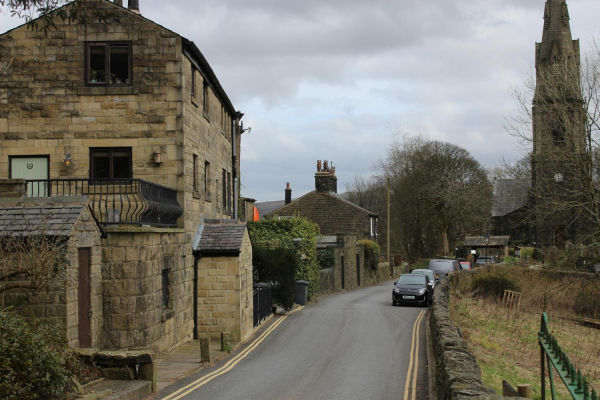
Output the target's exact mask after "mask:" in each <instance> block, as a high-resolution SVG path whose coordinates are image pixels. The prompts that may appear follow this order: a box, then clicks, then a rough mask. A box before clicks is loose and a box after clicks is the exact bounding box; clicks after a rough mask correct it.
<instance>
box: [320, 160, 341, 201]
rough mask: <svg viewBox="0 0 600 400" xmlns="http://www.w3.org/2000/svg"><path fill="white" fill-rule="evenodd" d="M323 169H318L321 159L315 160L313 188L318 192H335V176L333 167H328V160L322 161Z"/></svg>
mask: <svg viewBox="0 0 600 400" xmlns="http://www.w3.org/2000/svg"><path fill="white" fill-rule="evenodd" d="M322 165H323V169H320V168H319V167H320V166H321V160H319V161H317V173H315V189H316V190H317V192H320V193H331V192H334V193H337V178H336V177H335V168H334V169H333V170H330V169H329V161H327V160H325V161H324V162H323V164H322Z"/></svg>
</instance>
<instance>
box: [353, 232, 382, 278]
mask: <svg viewBox="0 0 600 400" xmlns="http://www.w3.org/2000/svg"><path fill="white" fill-rule="evenodd" d="M358 243H359V244H363V245H364V246H365V264H366V265H368V266H369V267H370V268H371V270H373V271H376V270H377V266H378V265H379V245H378V244H377V243H375V242H374V241H372V240H367V239H363V240H359V241H358Z"/></svg>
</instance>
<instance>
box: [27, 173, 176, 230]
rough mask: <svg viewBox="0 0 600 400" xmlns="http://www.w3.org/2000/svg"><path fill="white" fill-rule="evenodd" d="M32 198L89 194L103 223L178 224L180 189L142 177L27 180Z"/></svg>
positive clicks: (90, 203) (92, 205) (92, 204)
mask: <svg viewBox="0 0 600 400" xmlns="http://www.w3.org/2000/svg"><path fill="white" fill-rule="evenodd" d="M27 196H28V197H50V196H87V197H88V199H89V205H90V207H91V209H92V211H93V213H94V216H95V217H96V219H97V220H98V222H99V223H100V224H102V225H112V224H139V225H153V226H177V218H179V217H180V216H181V214H183V209H182V208H181V206H180V205H179V203H178V202H177V190H175V189H171V188H168V187H165V186H161V185H157V184H155V183H152V182H148V181H145V180H142V179H37V180H27Z"/></svg>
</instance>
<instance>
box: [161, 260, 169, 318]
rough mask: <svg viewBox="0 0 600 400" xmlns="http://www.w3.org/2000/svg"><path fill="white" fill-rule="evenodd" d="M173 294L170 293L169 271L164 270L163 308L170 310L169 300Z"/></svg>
mask: <svg viewBox="0 0 600 400" xmlns="http://www.w3.org/2000/svg"><path fill="white" fill-rule="evenodd" d="M170 299H171V293H170V292H169V269H163V270H162V306H163V307H164V308H169V300H170Z"/></svg>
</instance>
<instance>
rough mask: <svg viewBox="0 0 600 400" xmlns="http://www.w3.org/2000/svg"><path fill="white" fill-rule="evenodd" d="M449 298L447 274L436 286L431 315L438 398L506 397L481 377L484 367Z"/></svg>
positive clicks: (494, 399)
mask: <svg viewBox="0 0 600 400" xmlns="http://www.w3.org/2000/svg"><path fill="white" fill-rule="evenodd" d="M449 302H450V279H448V278H444V279H443V280H442V282H441V284H439V285H437V286H436V287H435V293H434V295H433V305H432V306H431V309H430V317H429V326H430V332H431V343H432V346H433V355H434V357H435V360H436V371H435V372H436V373H435V385H436V389H437V394H438V399H439V400H459V399H463V400H464V399H469V400H475V399H481V400H496V399H503V398H504V397H501V396H498V395H497V394H495V392H494V390H493V389H491V388H489V387H487V386H486V385H485V384H484V383H483V381H482V380H481V370H480V369H479V365H477V361H476V360H475V357H474V356H473V355H472V354H471V353H470V352H469V350H468V344H467V342H466V341H465V340H463V339H462V335H461V334H460V333H459V329H458V327H457V326H456V325H454V324H453V323H452V319H451V318H450V307H449Z"/></svg>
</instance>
